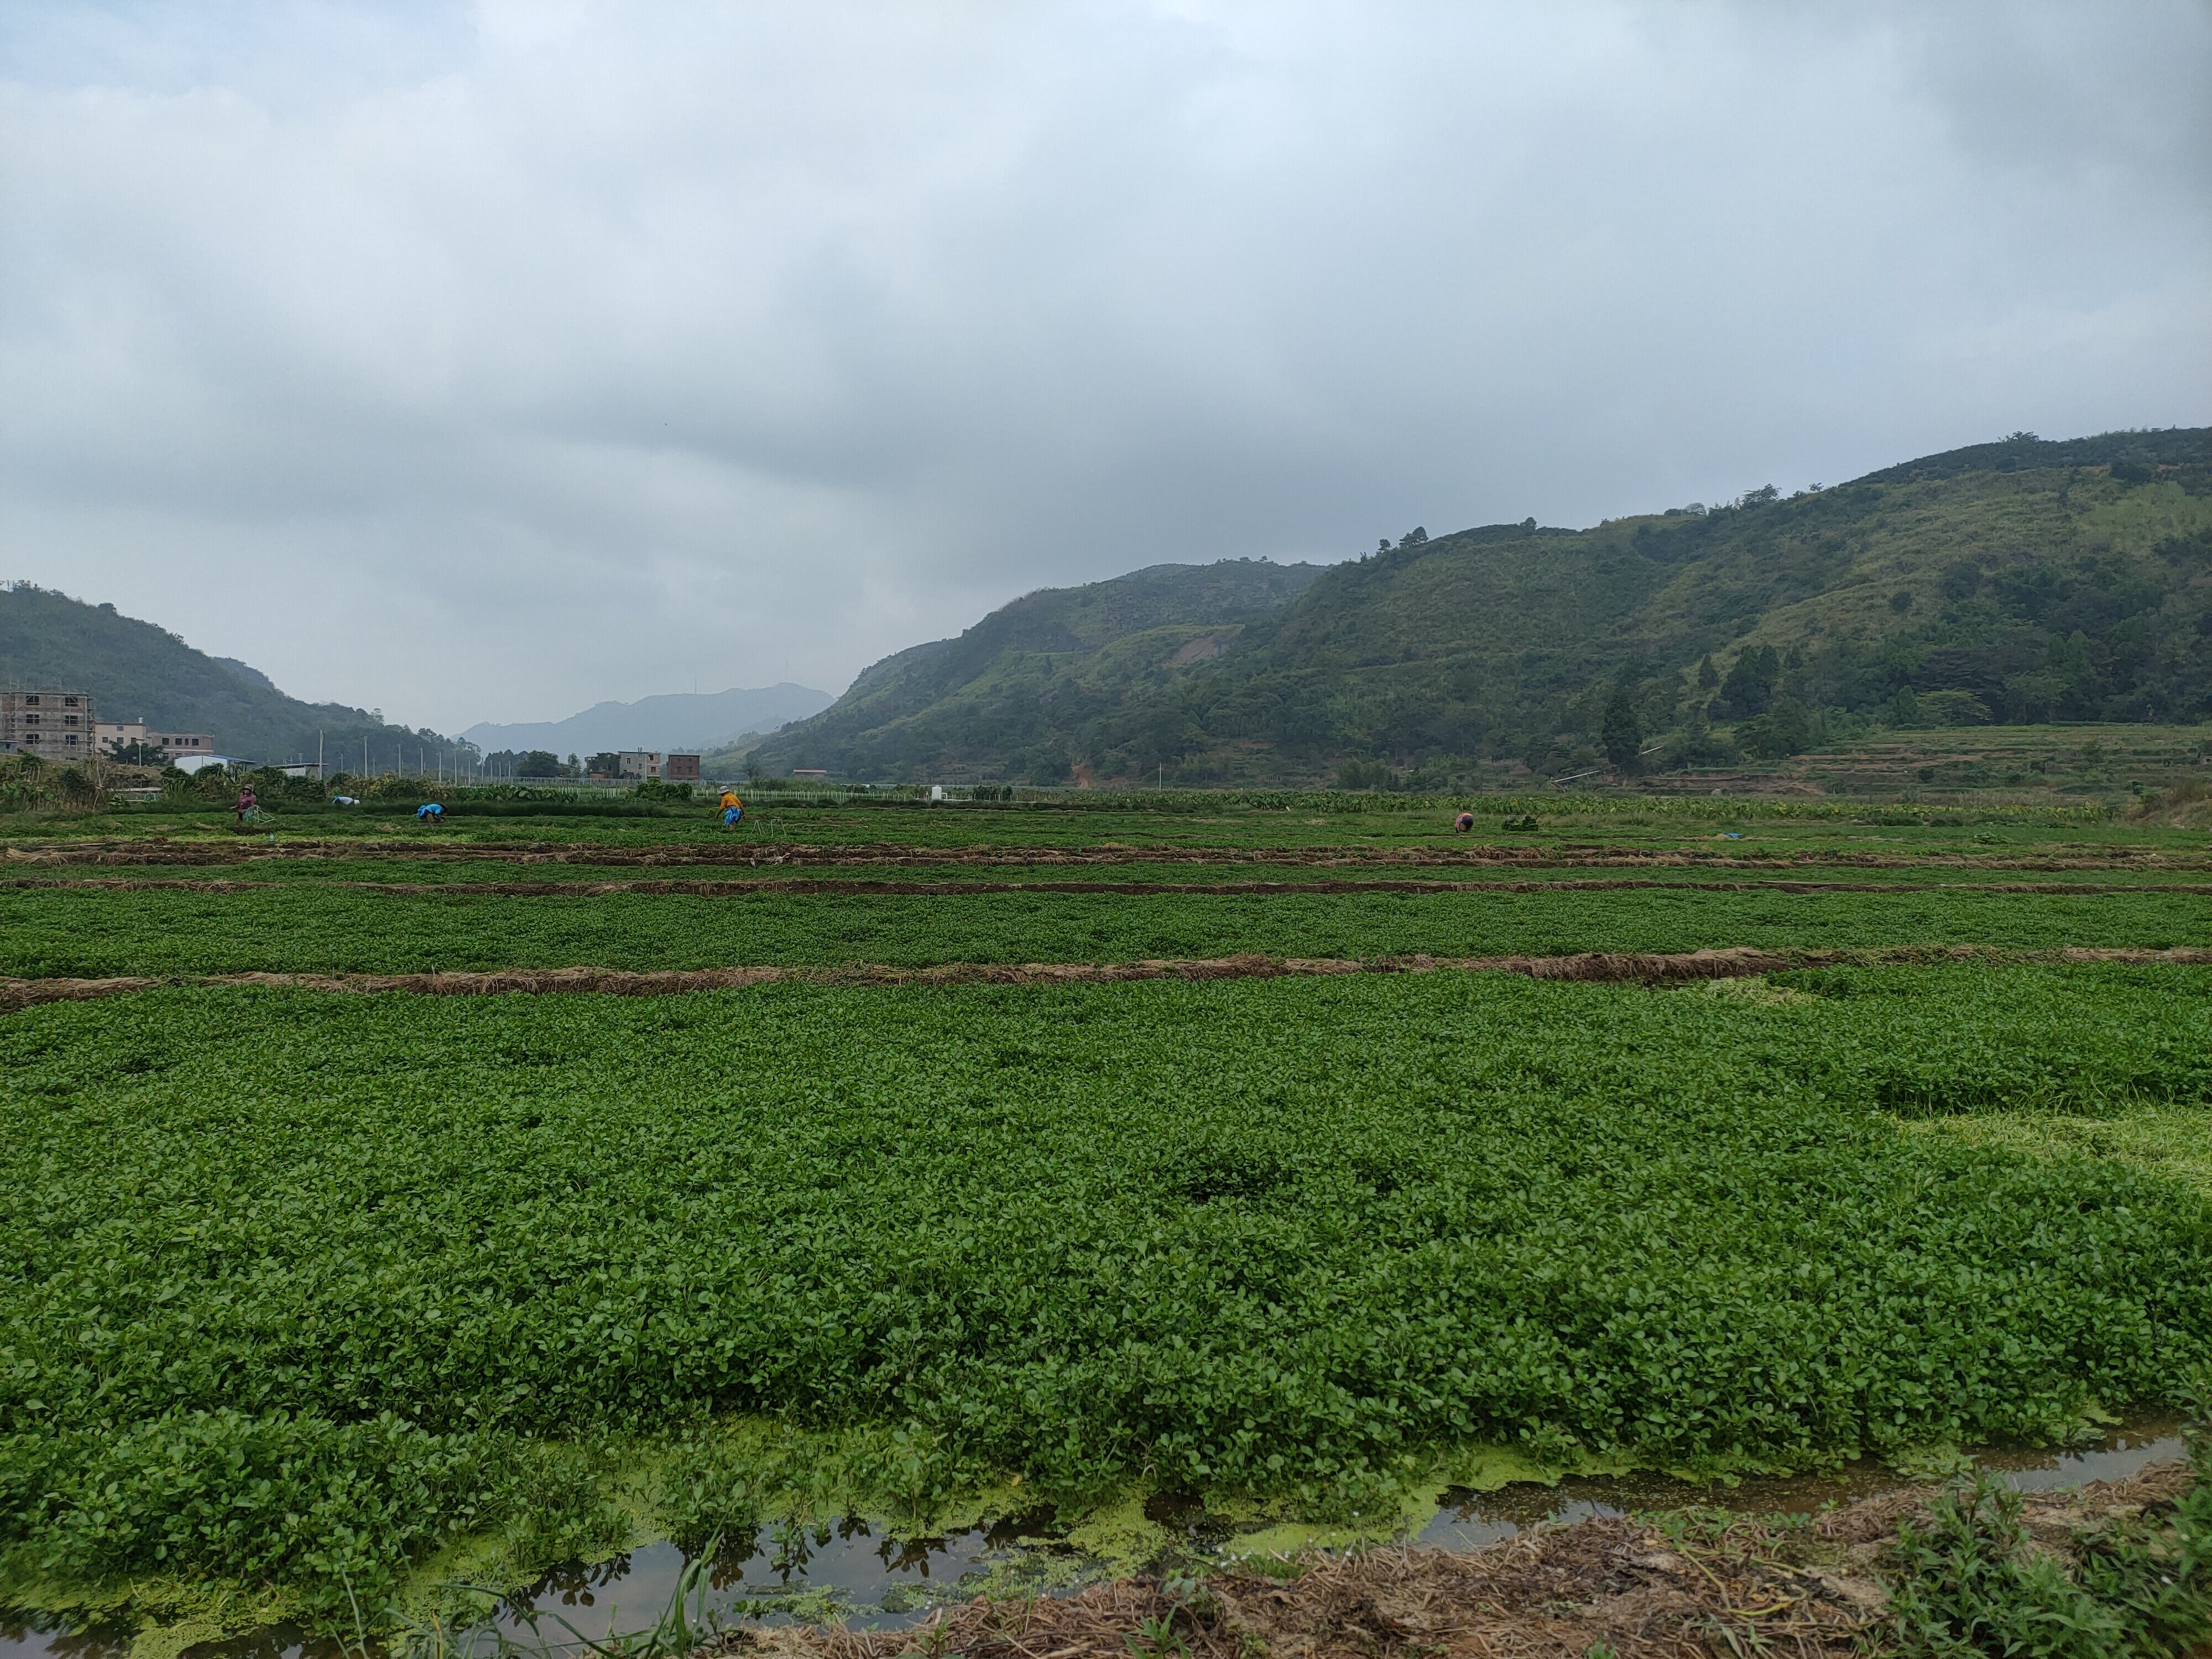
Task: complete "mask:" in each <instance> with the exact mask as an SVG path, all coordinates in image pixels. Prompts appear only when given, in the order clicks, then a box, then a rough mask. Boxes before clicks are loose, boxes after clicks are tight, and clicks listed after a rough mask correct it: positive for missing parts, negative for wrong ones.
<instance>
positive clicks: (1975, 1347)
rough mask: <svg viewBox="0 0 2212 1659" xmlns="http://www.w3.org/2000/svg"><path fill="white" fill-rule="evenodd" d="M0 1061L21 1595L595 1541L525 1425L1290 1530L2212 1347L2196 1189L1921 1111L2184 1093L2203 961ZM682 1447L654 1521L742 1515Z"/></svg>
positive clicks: (215, 1036) (715, 1471) (2189, 1084)
mask: <svg viewBox="0 0 2212 1659" xmlns="http://www.w3.org/2000/svg"><path fill="white" fill-rule="evenodd" d="M0 1073H4V1075H5V1076H6V1077H7V1079H8V1080H9V1086H8V1088H7V1089H6V1090H5V1091H0V1578H12V1579H13V1581H14V1582H16V1583H33V1582H35V1583H42V1584H46V1585H50V1586H51V1585H53V1584H57V1583H89V1582H96V1581H100V1580H112V1579H114V1578H115V1577H118V1576H120V1575H138V1574H161V1573H183V1574H187V1575H192V1574H197V1575H212V1576H215V1577H267V1578H271V1579H274V1580H275V1581H276V1582H278V1583H285V1584H290V1585H295V1586H298V1587H300V1588H301V1593H303V1594H306V1595H309V1596H310V1597H311V1598H313V1597H320V1598H321V1601H320V1605H323V1606H325V1607H332V1606H337V1605H340V1604H341V1601H342V1597H341V1591H342V1590H349V1591H351V1592H354V1593H358V1592H359V1591H360V1590H361V1589H362V1586H364V1585H367V1586H369V1587H371V1588H374V1586H376V1585H378V1584H388V1583H390V1582H392V1576H393V1575H395V1574H397V1573H398V1571H401V1570H402V1568H403V1567H404V1565H405V1564H406V1563H407V1562H408V1561H410V1560H411V1559H418V1558H419V1557H420V1556H421V1555H422V1553H424V1552H427V1551H428V1550H430V1549H432V1548H434V1547H438V1546H439V1545H440V1544H441V1542H446V1541H451V1540H453V1539H454V1538H456V1537H459V1536H462V1535H467V1534H475V1533H477V1532H481V1531H482V1530H483V1529H484V1528H488V1527H489V1528H501V1527H505V1528H510V1529H513V1528H521V1533H520V1534H518V1535H523V1536H526V1537H536V1536H538V1534H535V1533H532V1532H531V1528H532V1527H536V1528H538V1531H539V1532H541V1533H543V1534H544V1536H543V1537H542V1538H539V1539H538V1542H537V1543H536V1544H534V1545H532V1548H535V1549H537V1550H538V1551H539V1552H540V1553H543V1552H544V1550H547V1549H550V1548H552V1547H555V1546H554V1544H553V1543H550V1542H547V1541H546V1540H549V1539H550V1540H555V1541H557V1540H558V1539H560V1538H568V1537H572V1536H573V1537H580V1536H584V1535H586V1534H590V1533H591V1532H592V1528H595V1527H597V1528H600V1529H601V1530H605V1519H604V1516H601V1518H600V1519H599V1520H597V1521H595V1520H593V1518H592V1517H593V1516H594V1515H595V1514H597V1513H599V1512H598V1511H596V1510H593V1509H592V1504H591V1502H590V1501H588V1499H587V1497H586V1492H587V1488H588V1487H589V1482H588V1481H582V1483H581V1484H579V1482H580V1481H581V1480H582V1478H581V1477H580V1476H578V1477H575V1478H573V1479H572V1478H570V1476H567V1475H562V1474H561V1473H560V1468H562V1467H565V1466H560V1467H555V1468H553V1472H552V1474H547V1473H545V1469H546V1468H547V1467H550V1466H546V1465H544V1462H543V1458H542V1455H540V1454H538V1453H536V1452H533V1451H532V1450H531V1448H532V1447H533V1446H535V1445H537V1444H538V1443H539V1441H540V1439H541V1438H543V1437H551V1438H553V1439H555V1440H557V1441H561V1442H562V1443H574V1442H577V1441H579V1440H581V1439H583V1438H586V1437H594V1436H608V1435H617V1436H618V1435H629V1434H637V1435H668V1434H676V1433H681V1432H696V1431H699V1430H700V1427H701V1425H702V1422H703V1420H704V1419H707V1418H708V1415H709V1414H718V1415H719V1416H720V1418H721V1419H724V1420H726V1419H728V1418H729V1417H730V1416H731V1415H732V1414H736V1415H738V1416H741V1417H747V1418H752V1419H762V1418H765V1419H777V1420H781V1421H783V1422H786V1423H788V1424H792V1425H809V1426H812V1427H815V1428H819V1429H823V1430H838V1429H845V1430H851V1431H867V1433H868V1434H869V1435H872V1436H873V1437H874V1438H872V1439H871V1440H868V1441H867V1443H868V1444H871V1445H873V1446H875V1447H877V1448H878V1451H877V1452H876V1453H874V1454H872V1456H874V1457H875V1459H876V1462H877V1463H878V1464H880V1468H874V1466H873V1465H872V1466H871V1468H873V1470H874V1472H873V1473H872V1474H869V1473H867V1472H866V1471H862V1472H860V1474H855V1475H854V1480H855V1481H857V1482H858V1484H859V1486H862V1487H866V1486H874V1487H877V1488H880V1489H882V1490H883V1491H884V1492H891V1491H893V1490H894V1489H896V1491H898V1492H904V1493H906V1494H907V1496H906V1497H905V1498H903V1499H902V1501H905V1502H908V1503H911V1504H915V1505H916V1506H918V1507H923V1508H926V1507H927V1505H928V1504H929V1503H931V1502H933V1501H935V1500H934V1498H933V1497H932V1494H939V1495H941V1494H942V1493H943V1492H945V1491H947V1490H950V1489H951V1487H952V1486H957V1485H958V1484H959V1483H960V1482H961V1481H963V1480H975V1479H979V1478H981V1476H982V1475H983V1474H985V1473H986V1472H1000V1473H1008V1472H1012V1473H1019V1474H1022V1475H1023V1476H1024V1480H1025V1482H1026V1486H1025V1488H1024V1489H1025V1490H1026V1491H1033V1492H1040V1493H1041V1494H1042V1495H1044V1496H1047V1497H1051V1496H1055V1495H1056V1496H1060V1497H1062V1498H1080V1497H1081V1496H1082V1495H1083V1494H1085V1493H1096V1492H1099V1491H1100V1490H1102V1489H1103V1488H1105V1487H1107V1486H1110V1485H1112V1484H1113V1483H1115V1482H1117V1481H1121V1480H1126V1479H1128V1478H1131V1477H1134V1476H1144V1477H1146V1478H1149V1479H1153V1480H1158V1482H1160V1483H1161V1484H1163V1485H1167V1486H1198V1487H1201V1488H1209V1489H1214V1490H1219V1491H1225V1492H1273V1493H1279V1494H1283V1495H1285V1499H1286V1501H1288V1502H1290V1503H1291V1504H1294V1505H1296V1506H1297V1508H1299V1509H1300V1510H1304V1512H1307V1513H1309V1514H1310V1515H1314V1516H1325V1515H1329V1514H1335V1513H1340V1512H1343V1511H1346V1510H1368V1511H1369V1512H1372V1508H1371V1507H1370V1506H1373V1505H1376V1504H1378V1502H1380V1501H1382V1500H1384V1499H1386V1498H1388V1497H1389V1493H1390V1492H1391V1491H1392V1489H1393V1488H1394V1487H1395V1486H1398V1485H1400V1484H1401V1483H1404V1482H1407V1481H1411V1480H1432V1479H1434V1478H1435V1477H1434V1470H1435V1467H1436V1462H1435V1460H1436V1459H1437V1456H1438V1455H1441V1454H1447V1453H1449V1449H1451V1448H1452V1447H1454V1446H1457V1445H1461V1444H1463V1443H1489V1444H1498V1443H1507V1444H1512V1445H1516V1446H1518V1447H1520V1448H1522V1449H1523V1450H1524V1451H1525V1452H1526V1453H1527V1454H1528V1455H1532V1456H1534V1457H1538V1458H1543V1459H1550V1460H1553V1461H1554V1462H1557V1461H1560V1460H1565V1459H1571V1458H1572V1457H1574V1456H1576V1455H1595V1454H1607V1453H1613V1452H1622V1453H1626V1454H1627V1455H1636V1456H1640V1457H1644V1458H1649V1459H1655V1460H1658V1461H1662V1462H1692V1463H1694V1462H1723V1463H1725V1462H1731V1461H1733V1462H1737V1463H1742V1462H1760V1463H1768V1464H1774V1463H1781V1464H1793V1465H1795V1464H1802V1463H1805V1462H1819V1461H1820V1460H1822V1459H1826V1458H1831V1457H1838V1456H1843V1455H1848V1454H1850V1453H1852V1452H1854V1451H1858V1450H1863V1449H1875V1450H1881V1449H1896V1448H1900V1447H1905V1446H1910V1445H1914V1444H1918V1443H1929V1442H1937V1441H1950V1442H1960V1443H1975V1442H1982V1441H1987V1440H1991V1439H2000V1438H2003V1439H2010V1438H2025V1439H2031V1440H2040V1439H2048V1438H2049V1437H2053V1436H2057V1435H2060V1434H2063V1433H2064V1432H2066V1431H2069V1428H2070V1427H2071V1426H2073V1425H2078V1424H2079V1423H2080V1422H2081V1420H2082V1419H2083V1417H2084V1415H2085V1414H2086V1413H2091V1412H2093V1410H2095V1409H2096V1408H2098V1407H2105V1408H2112V1409H2117V1408H2121V1407H2127V1406H2129V1405H2130V1404H2133V1403H2136V1402H2142V1401H2154V1400H2158V1399H2160V1398H2162V1397H2164V1396H2165V1395H2167V1394H2168V1393H2170V1392H2171V1391H2172V1389H2173V1388H2174V1387H2175V1386H2176V1383H2175V1379H2177V1378H2179V1377H2180V1376H2184V1375H2185V1373H2186V1371H2187V1370H2188V1368H2189V1366H2190V1365H2191V1364H2195V1363H2197V1362H2201V1361H2202V1360H2203V1359H2205V1358H2208V1357H2212V1217H2208V1213H2207V1211H2206V1208H2205V1205H2204V1202H2203V1200H2202V1199H2201V1198H2200V1197H2197V1196H2195V1195H2193V1194H2191V1193H2190V1192H2189V1191H2188V1190H2187V1189H2185V1188H2182V1187H2180V1186H2179V1185H2178V1184H2175V1183H2172V1182H2167V1181H2165V1180H2162V1179H2160V1178H2159V1177H2157V1176H2154V1175H2152V1174H2148V1173H2146V1172H2143V1171H2141V1170H2136V1169H2133V1168H2131V1167H2130V1166H2128V1165H2127V1164H2124V1163H2120V1162H2118V1161H2114V1160H2109V1159H2100V1158H2091V1157H2087V1156H2083V1155H2080V1154H2074V1153H2064V1152H2061V1153H2056V1154H2053V1155H2051V1156H2047V1157H2035V1158H2031V1157H2027V1156H2025V1155H2023V1154H2021V1153H2018V1152H2011V1151H2008V1150H2006V1149H2003V1148H2001V1147H1989V1146H1975V1145H1971V1144H1967V1143H1966V1142H1965V1141H1963V1140H1961V1139H1958V1138H1954V1137H1949V1136H1930V1135H1926V1134H1923V1133H1915V1132H1913V1131H1912V1130H1911V1129H1910V1128H1909V1127H1905V1126H1902V1125H1900V1123H1899V1121H1898V1120H1899V1116H1900V1115H1925V1114H1929V1113H1942V1112H1957V1111H1977V1112H1979V1111H1998V1110H2014V1109H2027V1108H2033V1107H2054V1108H2060V1109H2065V1110H2068V1111H2070V1112H2075V1113H2096V1112H2118V1111H2124V1110H2125V1109H2127V1108H2128V1106H2129V1104H2130V1103H2131V1102H2135V1101H2138V1100H2144V1099H2156V1100H2160V1101H2164V1102H2181V1103H2203V1102H2205V1101H2206V1100H2207V1099H2208V1097H2212V971H2206V970H2190V969H2055V968H2014V969H1976V968H1955V969H1941V970H1925V969H1923V970H1897V971H1882V972H1874V971H1860V970H1852V971H1844V970H1831V971H1827V972H1824V973H1822V974H1819V975H1797V976H1792V977H1791V978H1790V979H1788V980H1786V981H1784V983H1783V984H1781V985H1779V986H1773V987H1765V988H1760V987H1752V988H1751V989H1750V990H1748V991H1747V990H1745V989H1744V988H1741V987H1738V988H1735V989H1723V990H1714V989H1711V988H1708V987H1698V988H1695V989H1692V990H1684V991H1650V990H1644V989H1641V988H1637V987H1614V986H1577V985H1562V984H1541V983H1534V982H1529V981H1516V980H1510V979H1506V978H1503V977H1491V976H1475V975H1422V976H1408V977H1403V978H1364V979H1358V980H1345V981H1317V980H1308V981H1239V982H1224V983H1214V984H1197V985H1189V984H1176V985H1165V984H1133V985H1121V986H1094V987H1060V988H1055V989H1025V990H1015V989H1003V988H1000V989H994V988H972V989H966V990H960V991H952V992H946V991H896V990H893V991H884V990H875V991H852V990H842V989H831V988H823V987H807V986H793V985H786V986H781V987H773V988H769V989H763V990H758V991H752V992H742V993H731V994H712V995H696V996H689V997H670V998H660V999H640V1000H630V999H617V998H536V999H532V998H517V999H511V1000H510V999H482V1000H476V999H471V1000H454V999H436V998H409V997H373V998H372V997H336V996H328V995H322V996H318V995H315V994H306V993H283V992H270V991H250V990H229V991H220V992H216V991H198V992H191V991H173V992H160V993H155V994H149V995H146V996H143V997H138V998H131V999H117V1000H110V1001H106V1002H102V1003H94V1004H82V1005H70V1006H46V1007H40V1008H37V1009H33V1010H30V1011H27V1012H24V1013H21V1014H19V1015H15V1016H12V1017H10V1018H8V1019H7V1020H5V1021H4V1022H0ZM2207 1109H2208V1111H2212V1108H2207ZM556 1463H557V1460H556ZM683 1468H684V1470H685V1471H688V1473H686V1474H685V1475H684V1482H683V1483H682V1484H683V1485H684V1489H685V1490H686V1491H687V1492H690V1494H691V1495H690V1497H689V1498H685V1499H684V1501H683V1503H681V1504H676V1505H674V1506H673V1507H672V1509H671V1513H673V1512H675V1510H681V1511H682V1520H683V1524H684V1526H685V1527H687V1528H690V1529H691V1530H693V1531H704V1530H709V1529H715V1528H719V1527H720V1526H721V1525H724V1524H732V1525H733V1524H737V1523H739V1522H744V1520H746V1519H748V1518H757V1516H751V1517H749V1516H747V1515H746V1514H745V1512H744V1511H745V1510H746V1509H747V1507H748V1505H749V1504H755V1503H756V1502H757V1498H758V1495H759V1493H760V1492H762V1491H763V1486H762V1484H761V1475H760V1471H759V1470H757V1468H752V1467H751V1466H750V1465H749V1464H748V1463H747V1462H746V1461H745V1460H744V1458H743V1457H741V1456H738V1457H733V1456H732V1455H726V1454H723V1453H714V1452H712V1451H711V1449H710V1450H708V1451H702V1453H700V1454H699V1455H697V1456H694V1457H691V1458H690V1459H689V1460H688V1461H686V1462H684V1464H683ZM532 1470H536V1471H537V1473H536V1474H529V1472H530V1471H532ZM572 1473H573V1472H572ZM526 1474H527V1475H528V1480H534V1481H536V1482H537V1483H538V1484H537V1486H534V1487H530V1489H529V1490H527V1491H526V1490H525V1486H527V1484H528V1482H527V1481H526V1479H525V1476H526ZM563 1480H566V1481H567V1482H568V1484H567V1485H565V1486H564V1485H562V1481H563ZM549 1482H550V1485H549V1484H548V1483H549ZM539 1488H543V1490H542V1491H540V1490H539ZM532 1492H537V1495H536V1496H535V1497H533V1496H532V1495H531V1494H532ZM563 1494H566V1495H565V1496H564V1495H563ZM749 1494H750V1495H749ZM532 1516H537V1517H539V1518H538V1520H532V1518H531V1517H532ZM549 1516H550V1519H548V1518H546V1517H549ZM563 1517H565V1518H563ZM564 1528H566V1530H563V1529H564Z"/></svg>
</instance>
